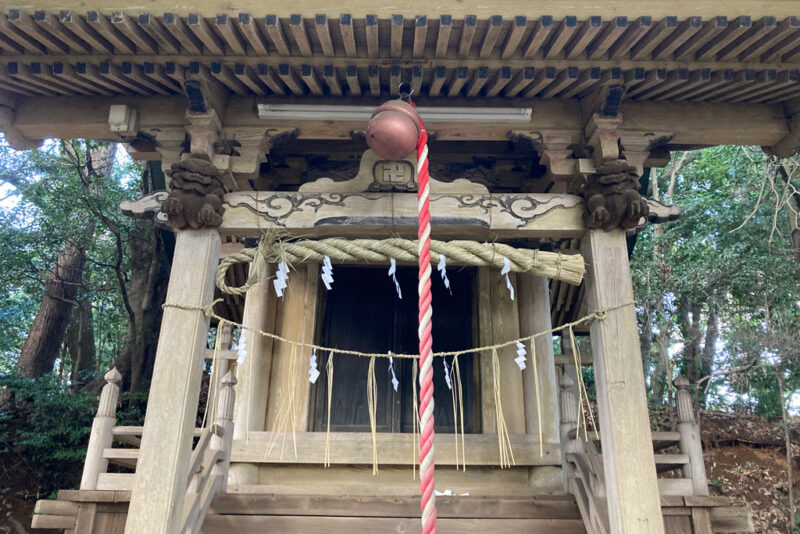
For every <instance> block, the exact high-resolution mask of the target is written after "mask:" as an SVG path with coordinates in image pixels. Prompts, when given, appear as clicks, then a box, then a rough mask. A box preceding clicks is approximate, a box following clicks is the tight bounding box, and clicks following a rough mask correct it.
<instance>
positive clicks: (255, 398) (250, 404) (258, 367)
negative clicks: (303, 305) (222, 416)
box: [228, 264, 277, 485]
mask: <svg viewBox="0 0 800 534" xmlns="http://www.w3.org/2000/svg"><path fill="white" fill-rule="evenodd" d="M251 268H252V267H251ZM274 270H275V269H274V265H266V264H265V265H263V266H262V271H261V272H262V273H264V277H263V279H262V280H261V281H259V282H257V283H256V284H254V285H253V286H252V287H251V288H250V289H248V290H247V294H246V295H245V301H244V314H243V315H244V316H243V319H242V324H244V326H245V327H246V328H245V330H243V331H242V333H241V335H242V336H243V337H244V338H245V348H246V351H247V358H246V359H245V361H244V363H242V365H239V366H237V368H236V376H237V380H238V383H237V384H236V388H235V389H236V407H235V409H234V414H233V422H234V424H233V439H235V440H246V439H247V438H248V434H249V433H250V432H261V431H263V430H265V426H264V422H265V419H266V415H267V399H268V398H269V377H270V373H271V368H272V347H273V341H272V338H270V337H266V336H262V335H259V334H258V333H257V332H256V331H258V330H260V331H263V332H274V329H275V302H276V298H277V297H276V296H275V293H274V292H272V293H270V291H272V282H271V280H270V278H271V277H272V275H273V273H274ZM241 342H242V341H241V339H240V340H239V343H241ZM229 474H230V476H229V480H228V482H229V483H230V484H232V485H248V484H258V464H244V463H241V464H233V465H232V466H231V468H230V471H229Z"/></svg>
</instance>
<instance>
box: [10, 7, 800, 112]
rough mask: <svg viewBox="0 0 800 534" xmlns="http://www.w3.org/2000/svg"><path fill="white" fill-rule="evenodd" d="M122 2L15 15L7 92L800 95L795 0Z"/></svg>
mask: <svg viewBox="0 0 800 534" xmlns="http://www.w3.org/2000/svg"><path fill="white" fill-rule="evenodd" d="M117 4H120V5H117ZM121 4H122V2H117V1H114V2H111V4H110V5H109V4H108V3H106V4H104V5H105V6H106V9H104V10H102V11H83V10H81V9H80V8H81V6H78V5H75V4H73V5H72V6H64V5H63V4H59V3H57V2H53V1H40V2H37V3H36V5H35V6H34V8H30V7H24V8H20V9H16V8H12V9H10V10H9V11H7V12H6V13H5V14H4V15H3V16H2V18H1V19H0V89H2V90H5V91H7V92H10V93H14V94H18V95H23V96H29V97H35V96H45V97H53V96H92V95H105V96H125V95H127V96H136V95H141V96H159V95H160V96H170V95H181V94H182V93H183V89H182V83H183V81H184V80H185V79H186V77H191V76H200V77H207V78H209V79H211V80H214V81H215V82H217V83H218V84H219V86H220V87H222V88H223V89H225V90H226V91H227V92H229V93H230V94H233V95H238V96H256V97H278V96H280V97H287V98H297V97H318V98H323V99H346V98H348V97H364V96H368V97H372V98H375V99H380V98H386V97H388V96H391V95H395V94H396V93H397V87H398V85H399V82H400V81H407V82H410V83H411V84H412V86H413V87H414V88H415V92H416V94H417V95H421V96H425V97H429V98H431V99H433V100H445V99H447V100H451V99H459V100H467V101H473V102H479V101H483V100H484V99H487V98H492V99H493V98H497V99H498V100H500V101H503V100H514V99H534V98H536V99H545V100H574V99H580V98H584V97H586V96H588V95H592V94H594V93H596V92H598V91H600V90H602V89H603V88H604V87H606V86H609V85H623V86H624V87H625V88H626V101H627V102H630V101H633V102H650V101H654V102H709V103H764V104H774V103H782V102H786V101H789V100H792V99H796V98H798V97H800V17H798V16H797V14H798V10H797V8H798V3H797V2H794V1H788V0H782V1H778V2H770V3H763V2H761V3H759V2H744V1H740V2H736V1H734V2H694V3H684V2H681V3H677V5H675V3H666V4H665V3H658V4H654V3H641V2H640V3H634V2H604V3H603V10H602V12H598V8H597V7H593V6H596V3H591V4H590V3H589V2H577V3H575V2H572V3H570V4H569V6H568V7H566V6H555V5H552V6H551V5H548V6H546V7H547V11H548V13H549V14H548V13H542V12H539V11H540V10H542V8H543V6H540V5H534V4H535V3H531V2H528V3H520V2H513V3H512V2H501V3H499V4H497V5H493V6H492V8H491V9H492V12H491V13H488V12H487V11H486V10H487V9H488V8H481V9H478V8H474V9H473V8H472V7H471V6H470V7H469V8H464V7H460V8H459V9H455V8H456V7H458V6H460V4H454V5H452V6H451V5H450V4H448V5H446V6H440V5H433V6H430V5H427V4H423V3H419V5H415V4H413V3H412V4H410V5H409V6H408V8H407V9H406V10H390V11H392V12H387V10H385V9H379V8H378V7H377V6H371V5H370V6H363V7H362V6H360V5H358V4H356V5H353V6H348V9H350V12H349V13H340V12H335V11H334V12H332V9H331V8H330V6H329V5H322V3H321V2H311V3H310V4H309V3H307V2H304V3H303V5H302V8H303V14H292V13H285V12H282V11H280V8H281V7H282V6H278V5H275V6H270V8H269V9H270V11H271V13H270V12H267V13H264V7H263V6H262V5H259V6H256V5H255V3H253V2H238V3H235V4H233V5H230V4H229V5H226V8H227V9H229V11H228V12H227V13H216V12H215V11H214V10H216V9H217V7H216V6H215V5H208V6H207V7H206V5H204V4H202V3H201V4H200V5H198V6H197V7H196V9H197V10H198V11H196V12H183V11H173V10H174V6H171V5H168V4H166V3H165V4H164V5H163V6H162V8H161V9H158V8H156V6H154V5H152V4H149V5H148V10H149V11H141V10H138V9H135V8H134V9H131V8H129V7H128V6H127V5H121ZM317 4H319V5H317ZM691 4H697V5H691ZM69 7H73V8H75V7H77V8H79V9H75V10H74V11H72V10H69V9H64V8H69ZM297 7H299V6H291V5H288V8H297ZM451 7H453V8H454V9H450V8H451ZM551 8H552V9H551ZM668 8H672V9H671V11H669V10H668ZM83 9H85V7H83ZM365 9H366V10H367V12H366V13H365V12H364V10H365ZM464 9H467V10H468V11H469V12H470V13H474V14H469V13H463V12H462V11H463V10H464ZM209 10H211V11H212V12H209ZM565 10H566V11H565ZM406 12H410V13H416V15H409V14H407V13H406ZM419 13H425V15H419ZM498 13H500V14H498Z"/></svg>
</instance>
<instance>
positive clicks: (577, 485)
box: [559, 365, 708, 534]
mask: <svg viewBox="0 0 800 534" xmlns="http://www.w3.org/2000/svg"><path fill="white" fill-rule="evenodd" d="M576 372H577V371H576V370H575V367H574V366H571V365H564V366H563V368H562V373H561V379H560V383H559V386H560V399H559V400H560V408H561V414H560V415H561V419H560V420H561V443H562V445H561V446H562V456H563V458H564V462H563V466H562V467H563V470H564V471H563V481H564V486H565V489H566V490H567V491H568V492H569V493H571V494H572V495H574V496H575V499H576V500H577V502H578V507H579V508H580V510H581V515H582V516H583V519H584V524H585V526H586V530H587V532H588V533H589V534H606V533H607V532H608V531H609V521H608V510H607V506H606V499H605V497H606V494H605V491H606V490H605V483H604V472H603V458H602V454H601V450H602V445H601V444H602V439H601V436H600V435H599V434H598V433H596V432H595V431H591V430H590V431H588V432H585V431H584V429H583V428H580V431H579V430H578V402H579V399H578V392H577V377H576ZM674 385H675V387H676V389H677V396H676V404H677V411H678V425H677V426H678V428H677V432H652V433H651V437H652V441H653V450H654V452H655V454H654V459H655V467H656V471H657V472H658V473H668V472H675V471H677V472H678V473H679V475H678V476H677V477H675V476H673V477H661V478H659V479H658V483H659V491H660V493H661V495H662V498H663V497H665V496H707V495H708V482H707V480H706V470H705V464H704V461H703V448H702V444H701V442H700V429H699V426H698V424H697V420H696V418H695V414H694V409H693V406H692V399H691V395H690V393H689V391H688V390H687V387H688V386H689V382H688V381H687V380H686V379H685V378H683V377H678V378H677V379H675V381H674ZM673 448H677V452H664V451H669V450H670V449H673Z"/></svg>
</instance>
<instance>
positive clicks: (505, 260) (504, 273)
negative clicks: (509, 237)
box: [500, 256, 514, 300]
mask: <svg viewBox="0 0 800 534" xmlns="http://www.w3.org/2000/svg"><path fill="white" fill-rule="evenodd" d="M510 272H511V262H510V261H508V258H506V257H505V256H503V270H501V271H500V275H501V276H505V277H506V287H507V288H508V293H509V295H511V300H514V286H512V285H511V279H510V278H509V277H508V273H510Z"/></svg>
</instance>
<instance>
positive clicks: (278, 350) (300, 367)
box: [266, 263, 321, 454]
mask: <svg viewBox="0 0 800 534" xmlns="http://www.w3.org/2000/svg"><path fill="white" fill-rule="evenodd" d="M318 282H319V264H316V263H309V264H308V265H301V266H299V267H298V268H297V270H292V272H291V273H290V274H289V281H288V287H287V288H286V290H285V291H284V297H283V298H282V299H281V301H280V302H279V303H278V306H277V312H276V314H275V315H276V318H275V331H276V332H277V333H278V335H280V336H281V337H283V338H285V339H290V340H297V341H301V342H304V343H313V341H314V320H315V319H316V313H317V287H318ZM320 356H321V355H318V357H320ZM310 357H311V352H310V351H309V350H308V349H302V348H298V349H297V350H296V353H295V354H294V358H295V362H294V365H293V364H292V349H291V346H290V345H288V344H287V343H275V347H274V350H273V360H272V372H271V373H270V375H271V376H270V383H269V389H270V394H269V402H268V403H267V417H266V430H277V431H278V432H291V431H292V428H294V430H295V432H305V431H306V430H307V429H308V395H309V382H308V359H309V358H310ZM286 409H288V410H290V412H291V418H290V417H289V416H286V415H285V414H284V413H283V410H286ZM292 454H294V453H292Z"/></svg>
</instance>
